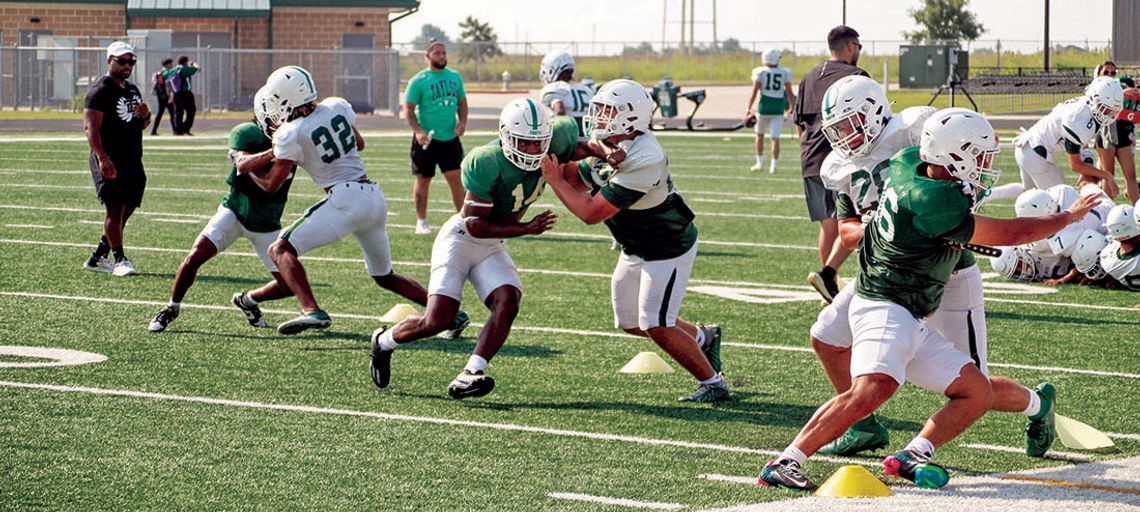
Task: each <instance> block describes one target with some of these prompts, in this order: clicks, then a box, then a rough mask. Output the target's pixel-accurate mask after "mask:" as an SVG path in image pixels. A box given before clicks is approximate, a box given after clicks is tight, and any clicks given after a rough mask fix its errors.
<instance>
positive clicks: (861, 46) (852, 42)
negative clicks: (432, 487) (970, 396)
mask: <svg viewBox="0 0 1140 512" xmlns="http://www.w3.org/2000/svg"><path fill="white" fill-rule="evenodd" d="M851 44H853V45H855V47H856V48H858V49H860V50H862V49H863V43H856V42H855V41H851Z"/></svg>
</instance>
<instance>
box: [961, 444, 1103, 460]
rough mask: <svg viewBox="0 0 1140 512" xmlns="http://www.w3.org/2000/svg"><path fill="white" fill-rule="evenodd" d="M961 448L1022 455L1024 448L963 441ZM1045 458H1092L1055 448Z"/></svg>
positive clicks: (1084, 454)
mask: <svg viewBox="0 0 1140 512" xmlns="http://www.w3.org/2000/svg"><path fill="white" fill-rule="evenodd" d="M958 446H960V447H962V448H972V449H975V450H989V451H994V452H1004V453H1019V454H1022V455H1024V454H1025V448H1015V447H1013V446H1000V445H996V444H983V443H965V444H960V445H958ZM1045 458H1046V459H1056V460H1070V461H1073V460H1092V459H1093V456H1092V455H1089V454H1087V453H1073V452H1059V451H1056V450H1049V451H1048V452H1046V453H1045Z"/></svg>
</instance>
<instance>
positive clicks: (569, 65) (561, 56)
mask: <svg viewBox="0 0 1140 512" xmlns="http://www.w3.org/2000/svg"><path fill="white" fill-rule="evenodd" d="M568 69H569V70H571V71H573V70H574V57H573V56H572V55H570V54H569V53H566V52H550V53H548V54H546V56H545V57H543V58H542V65H541V66H539V68H538V76H539V78H541V79H542V83H544V84H549V83H554V82H555V81H556V80H558V75H561V74H562V72H563V71H566V70H568Z"/></svg>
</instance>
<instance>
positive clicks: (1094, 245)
mask: <svg viewBox="0 0 1140 512" xmlns="http://www.w3.org/2000/svg"><path fill="white" fill-rule="evenodd" d="M1107 246H1108V239H1107V238H1105V236H1104V235H1102V234H1100V233H1097V232H1096V230H1092V229H1086V230H1084V231H1083V232H1081V235H1080V238H1078V239H1077V245H1076V247H1074V248H1073V266H1075V267H1077V271H1078V272H1080V273H1082V274H1084V275H1085V277H1088V278H1089V279H1104V278H1105V276H1106V275H1107V273H1106V272H1105V271H1104V268H1103V267H1101V266H1100V251H1101V250H1103V249H1104V248H1105V247H1107Z"/></svg>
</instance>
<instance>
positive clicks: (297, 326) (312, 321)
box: [277, 310, 332, 335]
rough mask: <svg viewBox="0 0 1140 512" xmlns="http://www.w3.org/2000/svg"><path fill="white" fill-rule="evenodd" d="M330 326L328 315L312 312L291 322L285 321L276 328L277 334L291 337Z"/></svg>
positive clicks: (322, 312) (330, 321)
mask: <svg viewBox="0 0 1140 512" xmlns="http://www.w3.org/2000/svg"><path fill="white" fill-rule="evenodd" d="M330 325H332V319H331V318H329V314H328V313H325V312H324V311H323V310H317V311H313V312H312V313H305V314H302V315H301V316H299V317H297V318H294V319H292V320H289V321H286V322H284V323H282V324H281V325H278V326H277V332H278V333H280V334H285V335H293V334H297V333H299V332H302V331H306V330H308V329H325V328H327V327H328V326H330Z"/></svg>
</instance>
